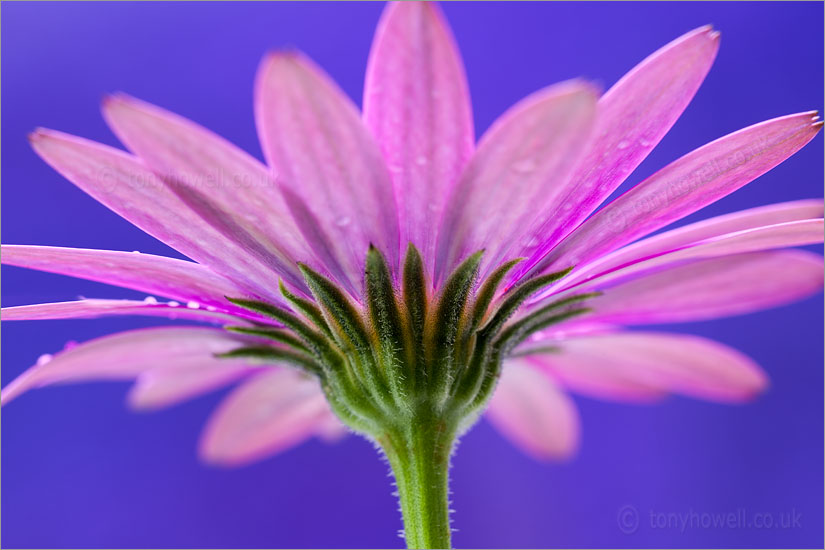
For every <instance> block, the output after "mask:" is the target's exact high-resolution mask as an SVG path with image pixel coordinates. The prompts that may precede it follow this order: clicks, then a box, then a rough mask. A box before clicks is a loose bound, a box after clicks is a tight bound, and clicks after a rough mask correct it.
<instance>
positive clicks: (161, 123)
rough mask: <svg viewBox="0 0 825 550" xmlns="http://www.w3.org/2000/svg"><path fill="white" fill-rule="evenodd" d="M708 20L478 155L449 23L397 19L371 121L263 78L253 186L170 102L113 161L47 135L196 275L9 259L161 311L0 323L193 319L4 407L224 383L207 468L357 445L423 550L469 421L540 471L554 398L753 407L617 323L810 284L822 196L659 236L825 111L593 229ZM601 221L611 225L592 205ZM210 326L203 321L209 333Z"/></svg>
mask: <svg viewBox="0 0 825 550" xmlns="http://www.w3.org/2000/svg"><path fill="white" fill-rule="evenodd" d="M718 45H719V37H718V33H717V32H715V31H714V30H712V29H711V28H709V27H704V28H700V29H697V30H695V31H692V32H690V33H688V34H686V35H684V36H682V37H681V38H679V39H677V40H675V41H674V42H672V43H670V44H668V45H666V46H665V47H663V48H662V49H661V50H659V51H657V52H655V53H654V54H653V55H651V56H650V57H648V58H647V59H645V60H644V61H642V62H641V63H640V64H639V65H638V66H636V67H635V68H634V69H633V70H631V71H630V72H629V73H628V74H627V75H626V76H624V77H623V78H622V79H621V80H620V81H619V82H618V83H616V84H615V85H614V86H613V87H612V88H610V90H608V91H607V92H606V93H604V94H601V93H600V92H599V90H598V89H597V88H595V87H594V86H593V85H592V84H590V83H588V82H584V81H580V80H576V81H570V82H565V83H562V84H557V85H554V86H550V87H548V88H545V89H543V90H540V91H538V92H536V93H535V94H533V95H531V96H529V97H527V98H525V99H524V100H522V101H521V102H519V103H518V104H516V105H515V106H514V107H512V108H511V109H510V110H508V111H507V112H506V113H505V114H503V115H502V116H501V117H500V118H499V119H498V120H497V121H496V122H495V123H494V124H493V125H492V127H491V128H490V129H489V130H488V131H487V132H486V133H485V134H484V136H483V137H482V138H481V139H480V140H479V142H478V143H477V144H476V143H475V141H474V137H473V136H474V133H473V123H472V113H471V108H470V99H469V94H468V90H467V83H466V80H465V76H464V69H463V66H462V63H461V60H460V57H459V54H458V51H457V49H456V47H455V45H454V43H453V39H452V36H451V34H450V31H449V29H448V28H447V26H446V24H445V23H444V21H443V19H442V17H441V15H440V13H439V12H438V9H437V8H436V7H435V6H433V5H430V4H425V3H418V2H409V3H397V4H392V5H390V6H389V7H388V8H387V10H386V12H385V14H384V16H383V17H382V20H381V22H380V25H379V29H378V31H377V34H376V37H375V41H374V43H373V47H372V53H371V55H370V60H369V66H368V70H367V78H366V85H365V94H364V105H363V113H359V111H358V109H357V107H356V106H355V105H353V104H352V103H351V102H350V100H349V99H348V98H347V97H346V96H345V95H344V94H343V93H342V92H341V91H340V90H339V89H338V88H337V87H336V86H335V84H334V83H333V82H332V81H331V80H330V79H329V78H328V77H327V76H326V75H325V74H323V72H322V71H321V70H320V69H319V68H318V67H317V66H315V65H314V64H313V63H312V62H311V61H309V60H308V59H307V58H305V57H304V56H302V55H300V54H296V53H274V54H271V55H269V56H267V57H266V58H265V59H264V61H263V62H262V64H261V67H260V70H259V73H258V76H257V80H256V84H255V115H256V122H257V127H258V132H259V135H260V139H261V143H262V146H263V151H264V154H265V157H266V161H267V165H266V166H264V165H263V164H260V163H259V162H258V161H256V160H255V159H254V158H252V157H251V156H250V155H248V154H247V153H245V152H243V151H241V150H239V149H238V148H236V147H235V146H233V145H232V144H230V143H228V142H227V141H225V140H223V139H221V138H220V137H218V136H216V135H214V134H213V133H211V132H209V131H208V130H206V129H204V128H202V127H200V126H198V125H196V124H195V123H193V122H190V121H188V120H185V119H183V118H181V117H179V116H177V115H174V114H172V113H169V112H166V111H164V110H162V109H161V108H158V107H155V106H152V105H149V104H147V103H144V102H142V101H139V100H137V99H134V98H131V97H128V96H125V95H115V96H112V97H109V98H107V99H106V100H105V101H104V104H103V114H104V117H105V119H106V121H107V122H108V123H109V125H110V126H111V128H112V129H113V131H114V132H115V134H117V136H118V137H119V138H120V139H121V141H122V142H123V143H124V144H125V145H126V147H127V148H128V150H129V151H130V153H126V152H123V151H120V150H117V149H113V148H111V147H107V146H105V145H101V144H98V143H94V142H91V141H88V140H85V139H82V138H79V137H74V136H70V135H67V134H63V133H60V132H56V131H53V130H44V129H40V130H37V131H35V132H34V133H33V134H32V135H31V136H30V139H31V143H32V146H33V148H34V150H35V151H36V152H37V153H38V154H39V155H40V156H41V157H42V158H43V159H44V160H45V161H46V162H47V163H48V164H50V165H51V166H52V167H54V168H55V169H56V170H57V171H58V172H60V173H61V174H63V175H64V176H65V177H66V178H67V179H69V180H70V181H72V182H73V183H74V184H75V185H77V186H78V187H80V188H81V189H83V190H84V191H86V192H87V193H88V194H89V195H91V196H92V197H94V198H95V199H97V200H98V201H100V202H101V203H103V204H105V205H106V206H108V207H109V208H111V209H112V210H113V211H115V212H117V213H118V214H120V215H121V216H123V217H124V218H126V219H127V220H129V221H131V222H132V223H134V224H135V225H136V226H138V227H140V228H141V229H143V230H144V231H146V232H147V233H149V234H151V235H153V236H155V237H156V238H158V239H159V240H161V241H163V242H164V243H166V244H168V245H170V246H171V247H173V248H174V249H176V250H178V251H179V252H181V253H182V254H184V255H186V256H187V257H189V258H191V259H192V260H193V261H183V260H177V259H171V258H164V257H158V256H152V255H148V254H140V253H132V252H117V251H104V250H83V249H73V248H55V247H43V246H20V245H9V246H5V245H4V246H3V248H2V261H3V263H4V264H7V265H16V266H22V267H27V268H32V269H39V270H43V271H50V272H54V273H60V274H65V275H71V276H75V277H81V278H85V279H89V280H94V281H100V282H104V283H109V284H113V285H118V286H121V287H125V288H129V289H135V290H138V291H142V292H146V293H150V294H152V295H153V296H159V297H163V298H164V299H168V300H170V301H161V300H158V299H156V298H154V297H148V298H147V299H146V300H144V301H135V300H95V299H83V300H79V301H74V302H62V303H50V304H35V305H27V306H18V307H10V308H5V309H3V320H4V321H11V320H27V319H65V318H89V317H101V316H109V315H151V316H160V317H167V318H170V319H178V320H187V321H194V322H199V323H202V325H203V326H180V325H178V326H170V327H167V328H151V329H142V330H133V331H128V332H123V333H119V334H114V335H110V336H105V337H102V338H99V339H96V340H92V341H90V342H86V343H83V344H79V345H77V346H74V347H71V348H70V349H67V350H64V351H61V352H60V353H57V354H55V355H54V357H52V356H43V357H42V358H41V360H39V361H38V362H37V364H36V365H35V366H33V367H31V368H30V369H29V370H27V371H25V372H24V373H23V374H22V375H21V376H20V377H18V378H17V379H16V380H14V381H13V382H12V383H11V384H9V385H8V386H7V387H5V388H4V389H3V393H2V400H3V403H4V404H5V403H8V402H9V401H11V400H12V399H14V398H16V397H18V396H19V395H20V394H21V393H23V392H25V391H27V390H29V389H31V388H35V387H41V386H44V385H48V384H52V383H58V382H68V381H72V382H79V381H84V380H97V379H135V384H134V386H133V388H132V390H131V392H130V394H129V403H130V404H131V406H133V407H136V408H140V409H154V408H160V407H164V406H168V405H171V404H174V403H178V402H180V401H182V400H185V399H188V398H191V397H194V396H196V395H199V394H202V393H204V392H208V391H211V390H214V389H217V388H219V387H223V386H226V385H229V384H236V386H237V387H236V388H235V389H234V390H233V391H232V393H231V394H229V396H228V397H227V398H226V399H225V400H224V402H223V403H222V404H221V406H220V407H219V408H218V410H217V411H216V412H215V413H214V415H213V416H212V418H211V419H210V420H209V422H208V424H207V427H206V429H205V431H204V433H203V437H202V440H201V446H200V453H201V456H202V457H203V458H204V459H205V460H207V461H210V462H214V463H219V464H225V465H237V464H243V463H248V462H250V461H254V460H258V459H262V458H264V457H267V456H270V455H272V454H274V453H276V452H278V451H281V450H283V449H285V448H287V447H289V446H292V445H295V444H297V443H299V442H300V441H302V440H304V439H306V438H308V437H312V436H319V437H323V438H335V437H338V436H340V435H342V434H343V433H345V426H346V427H349V429H351V430H352V431H355V432H356V433H358V434H361V435H363V436H365V437H367V438H369V439H370V440H372V441H374V442H375V443H376V444H377V445H378V446H379V447H380V448H381V449H382V450H383V451H384V453H385V454H386V455H387V457H388V459H389V462H390V464H391V466H392V469H393V472H394V474H395V477H396V482H397V484H398V488H399V493H400V500H401V506H402V512H403V516H404V522H405V534H406V537H407V543H408V544H409V545H410V546H411V547H447V546H449V543H450V528H449V517H448V511H447V471H448V460H449V456H450V453H451V451H452V449H453V447H454V444H455V441H456V438H457V437H458V436H459V435H460V434H461V433H463V432H464V431H466V430H467V429H468V428H469V427H470V426H471V425H472V424H473V423H474V422H475V421H476V419H477V418H478V416H479V415H480V414H482V413H486V414H487V415H488V418H489V419H490V420H491V421H492V422H493V424H494V425H495V426H496V427H497V428H498V429H499V430H500V431H501V433H502V434H503V435H504V436H505V437H507V438H509V439H510V440H511V441H512V442H513V443H514V444H516V445H517V446H519V447H520V448H522V449H524V450H525V451H526V452H528V453H529V454H531V455H533V456H535V457H538V458H563V457H567V456H569V455H571V453H573V452H574V451H575V449H576V445H577V442H578V434H579V426H578V418H577V415H576V412H575V410H574V407H573V405H572V402H571V400H570V399H569V398H568V397H567V395H566V392H567V391H568V390H569V391H574V392H580V393H584V394H588V395H592V396H597V397H603V398H607V399H617V400H624V401H648V400H654V399H657V398H659V397H661V396H663V395H666V394H668V393H680V394H684V395H689V396H693V397H697V398H701V399H708V400H714V401H723V402H739V401H743V400H746V399H748V398H750V397H752V396H754V395H755V394H758V393H759V392H760V391H761V390H762V389H763V388H764V387H765V384H766V376H765V374H764V373H763V372H762V370H760V368H759V367H758V366H757V365H755V364H754V363H753V362H752V361H751V360H750V359H748V358H747V357H745V356H744V355H742V354H741V353H739V352H738V351H736V350H733V349H731V348H729V347H727V346H725V345H723V344H720V343H717V342H713V341H710V340H706V339H704V338H699V337H696V336H689V335H676V334H670V333H663V332H653V331H636V330H628V329H627V327H632V326H634V325H648V324H656V323H668V322H684V321H692V320H702V319H710V318H717V317H723V316H726V315H734V314H741V313H746V312H750V311H755V310H760V309H764V308H768V307H772V306H776V305H780V304H785V303H788V302H792V301H794V300H799V299H801V298H804V297H806V296H809V295H811V294H813V293H815V292H817V291H818V290H819V288H820V287H821V285H822V277H823V261H822V258H821V257H819V256H818V255H816V254H813V253H810V252H807V251H803V250H788V249H787V248H789V247H794V246H800V245H807V244H812V243H820V242H822V240H823V220H822V214H823V203H822V201H821V200H819V199H816V200H803V201H796V202H789V203H783V204H774V205H769V206H764V207H760V208H754V209H751V210H746V211H742V212H736V213H733V214H728V215H725V216H719V217H716V218H712V219H708V220H704V221H701V222H697V223H693V224H690V225H685V226H682V227H679V228H677V229H673V230H670V231H666V232H660V233H657V234H656V235H654V236H649V235H651V234H652V233H654V232H656V231H657V230H659V229H660V228H663V227H665V226H667V225H669V224H671V223H673V222H676V221H678V220H680V219H681V218H683V217H685V216H687V215H689V214H691V213H693V212H696V211H697V210H699V209H701V208H702V207H704V206H706V205H708V204H710V203H712V202H714V201H716V200H717V199H720V198H722V197H724V196H725V195H727V194H729V193H731V192H733V191H735V190H736V189H738V188H740V187H742V186H744V185H745V184H747V183H749V182H751V181H753V180H754V179H755V178H757V177H758V176H760V175H761V174H763V173H765V172H767V171H768V170H770V169H771V168H773V167H774V166H776V165H777V164H779V163H781V162H782V161H784V160H785V159H787V158H788V157H789V156H791V155H792V154H794V153H795V152H796V151H798V150H799V149H800V148H801V147H802V146H804V145H805V144H806V143H808V142H809V141H810V140H811V139H812V138H813V137H814V135H815V134H816V133H817V132H818V130H819V129H820V128H821V126H822V123H821V122H816V119H817V118H816V117H815V116H814V113H810V112H808V113H801V114H795V115H789V116H785V117H781V118H777V119H773V120H769V121H767V122H763V123H760V124H757V125H754V126H751V127H748V128H745V129H743V130H740V131H738V132H735V133H733V134H730V135H728V136H725V137H722V138H720V139H718V140H716V141H714V142H712V143H710V144H708V145H705V146H704V147H701V148H699V149H697V150H695V151H693V152H691V153H689V154H687V155H685V156H684V157H682V158H680V159H678V160H676V161H674V162H673V163H671V164H670V165H668V166H666V167H665V168H663V169H661V170H660V171H658V172H656V173H655V174H653V175H652V176H650V177H649V178H647V179H646V180H644V181H642V182H641V183H639V184H638V185H636V186H635V187H633V188H632V189H630V190H629V191H628V192H626V193H625V194H623V195H622V196H620V197H619V198H617V199H615V200H613V201H612V202H610V203H609V204H607V205H605V206H603V207H601V208H599V207H600V206H601V205H602V203H603V202H605V199H606V198H607V197H608V195H610V194H611V193H612V192H613V191H614V190H615V189H616V188H617V187H618V186H619V185H620V184H621V183H622V182H623V181H624V180H625V179H626V178H627V176H628V175H629V174H630V173H631V172H632V171H633V170H634V169H635V168H636V167H637V166H638V165H639V164H640V163H641V162H642V160H643V159H644V158H645V157H646V156H647V155H648V153H649V152H650V151H651V150H652V149H653V148H654V147H655V146H656V144H657V143H658V142H659V141H660V140H661V139H662V137H663V136H664V135H665V133H666V132H667V131H668V130H669V128H670V127H671V126H672V125H673V123H674V122H675V121H676V119H677V118H678V116H679V115H680V114H681V112H682V111H683V110H684V108H685V107H686V105H687V104H688V102H689V101H690V100H691V98H692V97H693V95H694V93H695V92H696V90H697V88H698V87H699V85H700V83H701V82H702V80H703V78H704V77H705V74H706V73H707V72H708V70H709V69H710V66H711V64H712V62H713V59H714V57H715V55H716V52H717V48H718ZM597 209H598V211H596V210H597ZM216 325H217V326H216Z"/></svg>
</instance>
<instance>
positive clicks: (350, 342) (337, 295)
mask: <svg viewBox="0 0 825 550" xmlns="http://www.w3.org/2000/svg"><path fill="white" fill-rule="evenodd" d="M298 268H299V269H300V270H301V273H302V274H303V275H304V280H305V281H306V283H307V285H308V286H309V290H310V291H311V292H312V295H313V296H314V297H315V299H316V300H317V301H318V303H319V304H320V305H321V311H322V312H323V313H324V318H325V319H326V322H327V323H328V324H329V325H330V327H331V328H333V331H335V332H338V336H339V338H340V337H341V336H344V337H345V340H341V341H340V342H339V343H340V344H341V345H342V346H344V347H354V348H355V349H357V350H358V351H359V352H360V353H364V352H369V351H370V349H369V348H370V345H369V337H368V335H367V329H366V327H365V326H364V323H363V322H362V320H361V316H360V315H359V313H358V311H357V310H356V309H355V307H353V305H352V303H351V302H350V300H349V298H347V296H346V295H345V294H344V293H343V292H341V290H339V289H338V287H337V286H336V285H335V283H333V282H332V281H330V280H329V279H327V278H326V277H324V276H323V275H321V274H320V273H318V272H317V271H315V270H313V269H312V268H311V267H309V266H307V265H306V264H303V263H299V264H298ZM335 329H337V330H335Z"/></svg>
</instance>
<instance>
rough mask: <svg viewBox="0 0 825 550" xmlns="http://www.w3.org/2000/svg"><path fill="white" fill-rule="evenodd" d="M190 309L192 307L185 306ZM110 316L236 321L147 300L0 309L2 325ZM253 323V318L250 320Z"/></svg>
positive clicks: (223, 322)
mask: <svg viewBox="0 0 825 550" xmlns="http://www.w3.org/2000/svg"><path fill="white" fill-rule="evenodd" d="M189 305H191V306H193V305H194V304H189ZM110 315H148V316H150V317H166V318H167V319H180V320H187V321H203V322H206V323H214V324H225V323H228V322H235V323H238V322H239V319H238V318H236V317H234V316H232V315H229V314H226V313H222V312H219V311H210V310H208V309H201V308H200V307H198V308H194V307H188V306H187V304H179V303H178V302H166V303H164V302H157V301H153V300H152V299H149V298H147V300H145V301H142V302H141V301H138V300H98V299H91V300H86V299H84V300H77V301H74V302H53V303H48V304H30V305H25V306H12V307H4V308H3V309H2V318H3V321H44V320H50V319H95V318H97V317H106V316H110ZM252 318H253V319H254V317H252Z"/></svg>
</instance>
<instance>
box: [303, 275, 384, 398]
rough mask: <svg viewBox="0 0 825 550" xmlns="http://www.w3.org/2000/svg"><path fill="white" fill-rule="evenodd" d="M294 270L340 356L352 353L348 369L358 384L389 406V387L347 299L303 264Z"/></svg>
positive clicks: (360, 323) (331, 283)
mask: <svg viewBox="0 0 825 550" xmlns="http://www.w3.org/2000/svg"><path fill="white" fill-rule="evenodd" d="M298 268H299V269H300V270H301V273H302V274H303V275H304V280H305V281H306V283H307V286H309V290H310V291H311V292H312V295H313V296H314V297H315V300H316V301H317V302H318V303H319V304H320V306H321V311H322V312H323V313H324V318H325V319H326V322H327V324H328V325H329V326H330V328H331V329H332V330H333V333H334V334H335V336H336V340H337V341H338V345H339V346H340V347H341V350H342V352H343V353H344V355H347V354H349V353H351V352H354V354H353V356H354V357H353V358H352V360H351V361H348V363H349V364H350V366H351V367H352V368H353V369H354V370H357V371H358V372H359V373H360V375H361V379H362V382H363V383H364V384H365V385H366V386H367V388H368V389H370V390H372V392H371V393H372V394H373V395H374V396H375V397H376V398H377V399H379V400H380V402H381V403H383V404H384V405H385V406H390V407H391V406H392V405H393V403H394V400H393V398H392V396H391V395H389V385H388V384H387V381H386V379H385V376H382V374H385V373H381V372H376V371H378V369H376V368H374V366H375V364H376V357H375V355H373V350H372V346H370V339H369V333H368V332H367V328H366V327H365V326H364V323H363V321H362V319H361V316H360V314H359V313H358V311H357V310H356V309H355V307H354V306H353V305H352V303H351V302H350V300H349V298H347V296H346V295H345V294H344V293H343V292H342V291H341V290H339V289H338V287H337V286H336V285H335V283H333V282H332V281H330V280H329V279H327V278H326V277H324V276H323V275H321V274H320V273H318V272H317V271H315V270H313V269H312V268H311V267H309V266H307V265H306V264H303V263H299V264H298Z"/></svg>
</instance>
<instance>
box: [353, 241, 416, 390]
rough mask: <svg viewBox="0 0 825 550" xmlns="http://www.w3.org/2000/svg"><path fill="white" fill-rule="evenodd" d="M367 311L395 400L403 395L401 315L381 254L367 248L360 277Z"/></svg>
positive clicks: (403, 348) (390, 278)
mask: <svg viewBox="0 0 825 550" xmlns="http://www.w3.org/2000/svg"><path fill="white" fill-rule="evenodd" d="M364 281H365V286H366V295H367V311H368V313H369V317H370V323H371V325H372V329H373V331H374V335H375V337H376V338H377V340H378V346H379V350H380V353H379V355H380V360H381V364H382V366H383V369H384V370H385V371H386V372H387V375H388V378H389V381H390V387H391V389H392V391H393V392H394V393H396V394H397V395H396V397H403V395H404V393H405V392H404V388H403V387H402V386H403V382H404V373H403V366H404V365H405V364H408V361H405V353H404V351H405V348H407V346H406V342H405V339H404V326H403V323H402V322H401V312H400V311H399V309H398V302H397V299H396V295H395V289H394V288H393V284H392V275H391V274H390V268H389V266H388V265H387V260H386V259H385V258H384V256H383V254H381V252H380V251H379V250H378V249H377V248H375V247H374V246H372V245H370V248H369V251H368V252H367V265H366V270H365V276H364Z"/></svg>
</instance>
